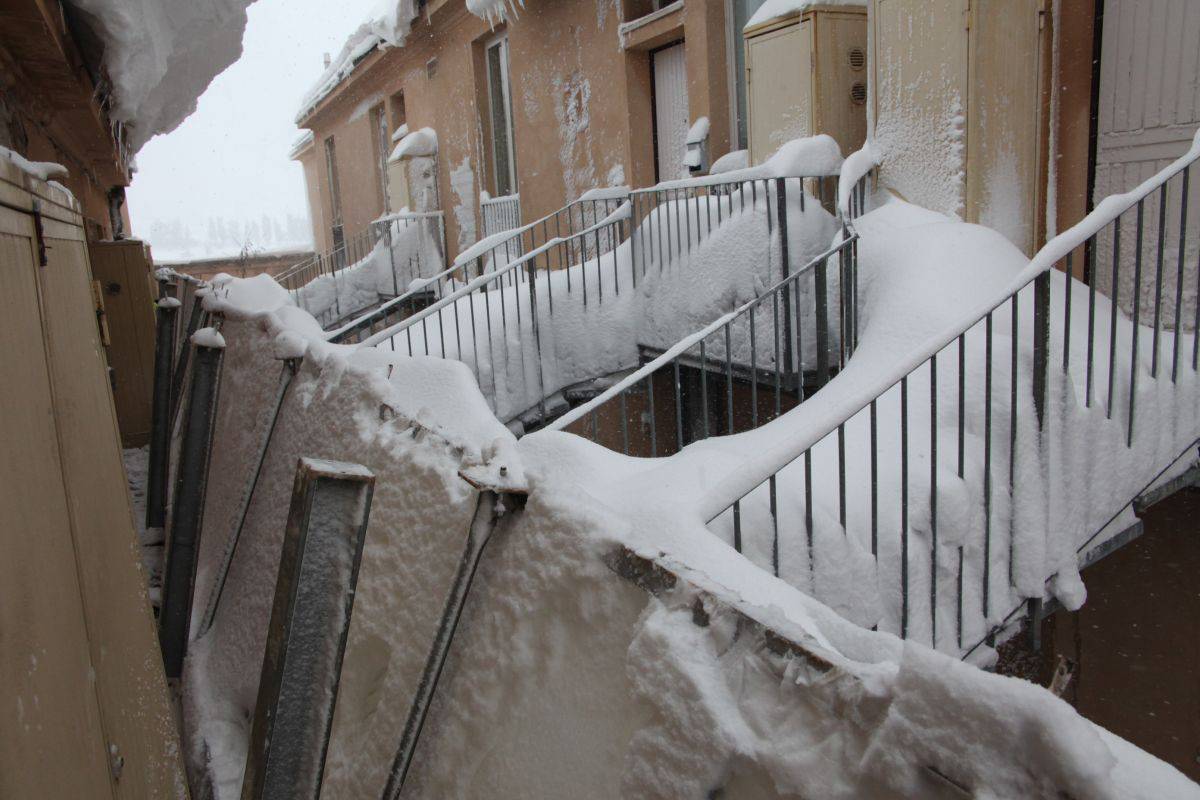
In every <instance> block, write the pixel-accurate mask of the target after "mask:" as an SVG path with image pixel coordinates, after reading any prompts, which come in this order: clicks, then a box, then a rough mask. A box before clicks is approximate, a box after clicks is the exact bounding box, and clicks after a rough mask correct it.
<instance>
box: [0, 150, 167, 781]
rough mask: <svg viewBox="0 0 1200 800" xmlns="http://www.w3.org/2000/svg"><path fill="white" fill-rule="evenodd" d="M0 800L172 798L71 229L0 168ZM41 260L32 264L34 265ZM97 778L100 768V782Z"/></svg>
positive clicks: (103, 382) (157, 679)
mask: <svg viewBox="0 0 1200 800" xmlns="http://www.w3.org/2000/svg"><path fill="white" fill-rule="evenodd" d="M34 192H36V193H38V194H39V195H40V198H39V202H40V203H41V209H42V214H41V217H40V223H41V226H40V227H41V230H42V244H44V248H42V247H40V246H39V240H38V237H37V234H36V227H35V225H34V217H33V216H32V215H31V214H29V213H25V212H22V211H20V210H13V209H12V208H0V282H2V283H3V287H2V289H3V291H0V303H3V304H4V308H3V309H0V334H2V336H3V338H2V339H0V341H4V342H5V347H4V348H3V354H2V355H0V365H3V372H4V375H5V380H4V381H0V431H3V441H4V442H5V447H4V448H3V449H2V453H0V480H2V481H3V486H4V490H3V491H0V548H2V549H0V552H3V553H4V557H3V558H0V686H2V687H3V688H2V689H0V693H5V694H7V693H8V692H12V693H13V694H14V695H15V696H14V697H12V698H11V699H10V700H9V701H7V702H6V706H7V707H8V708H10V709H11V708H16V709H18V712H19V713H17V714H15V715H14V714H11V713H7V712H6V713H5V714H0V742H3V743H4V744H3V746H2V747H0V797H83V798H90V797H105V798H109V797H111V798H115V800H124V799H125V798H160V797H171V798H175V797H181V796H186V786H185V783H184V779H183V771H182V762H181V754H180V752H179V741H178V737H177V734H176V730H175V724H174V721H173V718H172V714H171V710H170V704H169V701H168V696H167V689H166V680H165V678H164V677H163V671H162V662H161V657H160V655H159V652H158V645H157V638H156V635H155V630H154V623H153V617H152V615H151V612H150V604H149V602H148V599H147V596H146V583H145V578H144V576H143V575H142V574H141V567H140V562H139V545H138V542H137V540H136V537H135V534H134V528H133V519H132V514H131V511H130V507H129V495H128V491H127V488H126V485H125V473H124V469H123V467H122V463H121V452H120V444H119V440H118V435H117V427H116V416H115V413H114V408H113V400H112V394H111V392H110V391H109V386H108V379H107V376H106V370H105V362H104V355H103V350H102V346H101V344H100V341H99V332H98V329H97V326H96V317H95V313H94V311H93V306H92V294H91V281H92V276H91V270H90V268H89V265H88V260H87V246H86V243H85V241H84V236H83V230H82V226H81V219H80V217H79V215H78V213H77V212H76V210H75V207H74V202H73V201H72V200H71V199H70V198H68V197H67V196H66V194H65V193H63V192H60V191H58V190H54V189H51V188H49V187H47V186H46V185H45V184H41V183H37V182H32V181H30V180H29V179H27V178H25V177H24V176H22V175H21V174H20V173H19V172H17V171H16V169H15V167H12V166H11V164H10V162H7V161H2V160H0V199H3V200H4V202H5V204H6V205H8V206H10V207H16V208H17V209H31V208H32V206H33V202H34V196H33V193H34ZM41 253H44V263H42V262H43V258H42V257H41V255H40V254H41ZM110 765H111V769H110Z"/></svg>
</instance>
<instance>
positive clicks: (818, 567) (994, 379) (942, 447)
mask: <svg viewBox="0 0 1200 800" xmlns="http://www.w3.org/2000/svg"><path fill="white" fill-rule="evenodd" d="M1198 157H1200V137H1198V143H1197V144H1196V145H1194V146H1193V149H1192V151H1191V152H1190V153H1189V154H1188V155H1187V156H1185V157H1184V158H1182V159H1180V160H1179V161H1177V162H1175V163H1174V164H1172V165H1171V166H1170V167H1168V168H1167V169H1165V170H1163V171H1162V172H1160V173H1159V174H1158V175H1156V176H1155V177H1154V178H1152V179H1150V180H1149V181H1147V182H1146V183H1144V184H1142V186H1140V187H1138V189H1136V190H1135V191H1133V192H1131V193H1129V194H1126V195H1118V196H1114V197H1110V198H1108V199H1106V200H1105V201H1104V202H1103V203H1101V204H1100V205H1099V206H1098V207H1097V209H1096V210H1095V211H1094V212H1092V213H1091V214H1089V215H1088V216H1087V217H1086V218H1085V219H1084V220H1083V221H1082V222H1080V223H1079V224H1078V225H1076V226H1075V227H1074V228H1072V229H1070V230H1069V231H1067V232H1066V233H1064V234H1063V235H1061V236H1059V237H1057V238H1056V239H1054V240H1052V241H1051V242H1049V243H1048V244H1047V245H1046V246H1045V247H1044V248H1042V250H1041V251H1040V252H1039V253H1038V254H1037V255H1036V256H1035V257H1034V259H1033V260H1032V262H1031V263H1030V264H1029V266H1028V267H1027V268H1026V269H1025V270H1024V271H1023V272H1022V273H1021V274H1020V275H1019V276H1018V277H1017V278H1016V279H1015V280H1014V281H1013V282H1012V283H1011V284H1010V285H1009V288H1008V289H1006V290H1005V291H1004V292H1003V293H1002V295H1001V296H1000V299H999V300H997V301H990V302H987V303H985V304H982V305H981V306H979V307H977V308H976V309H974V310H972V311H970V312H968V313H967V314H966V315H964V317H963V322H962V324H961V325H956V326H952V327H951V328H950V329H949V332H947V333H945V334H941V335H938V336H935V337H932V338H931V339H930V340H929V341H927V342H926V345H925V346H923V347H921V348H919V349H918V350H917V351H916V352H915V353H914V355H913V356H912V357H910V358H909V359H907V360H905V361H903V362H901V363H898V364H897V365H896V366H895V367H894V368H892V369H889V370H886V371H882V372H881V374H879V375H878V377H877V378H874V377H872V378H871V379H870V380H868V381H863V382H860V383H859V384H858V385H854V384H851V385H849V386H847V389H848V392H839V393H838V394H837V396H836V397H834V396H832V395H827V397H829V398H830V403H833V402H834V401H836V408H846V407H850V408H853V409H854V411H853V413H848V414H847V413H831V411H832V408H831V406H830V405H829V404H822V405H821V406H820V408H819V409H818V410H817V411H816V412H814V413H815V414H817V415H818V416H816V417H815V418H814V422H813V424H812V425H808V426H804V425H802V424H800V425H793V426H792V427H791V428H790V439H789V441H786V442H785V443H783V444H782V445H780V446H778V447H776V448H775V449H774V450H773V451H770V452H768V453H765V454H763V456H762V457H759V458H756V459H754V461H753V462H752V463H748V464H744V465H742V466H741V467H740V468H739V469H738V471H737V472H736V473H732V474H730V475H729V476H728V477H727V478H725V479H724V480H723V481H722V482H721V483H719V484H718V485H717V486H716V487H715V488H714V489H713V490H712V491H711V492H710V493H708V495H707V497H706V499H705V500H704V501H703V503H702V508H701V511H702V513H703V516H704V518H705V519H706V520H708V524H709V526H710V528H711V529H713V530H714V532H715V533H718V535H723V536H725V537H726V538H727V539H728V540H731V541H732V542H733V543H734V544H735V546H736V547H737V548H738V549H739V550H743V548H744V549H745V551H746V552H747V553H748V554H752V555H751V557H752V559H754V560H757V561H759V562H760V563H761V562H763V561H766V560H769V562H770V563H769V564H766V563H763V564H762V565H763V566H764V567H767V568H769V569H771V570H772V571H773V572H774V574H775V575H777V576H781V577H783V578H784V579H785V580H788V581H789V582H792V583H794V584H797V585H799V586H801V587H802V588H804V589H805V590H806V591H808V592H810V593H811V594H813V595H814V596H816V597H817V598H818V599H822V600H825V601H826V602H834V600H835V598H833V597H831V596H830V595H831V592H832V593H835V594H836V591H837V586H838V585H843V586H844V585H846V584H847V583H853V584H855V585H856V586H859V587H865V586H868V585H870V586H873V587H875V588H877V590H878V593H879V598H878V599H879V604H880V608H879V613H878V615H877V623H876V624H877V626H878V627H879V628H881V629H885V630H888V631H891V632H893V633H896V634H898V635H899V636H901V637H904V638H915V639H919V640H921V641H924V642H925V643H927V644H929V645H931V646H934V647H941V648H942V649H952V650H954V651H955V652H957V653H959V654H963V655H969V654H970V653H971V652H972V651H974V650H975V649H977V648H978V647H979V646H981V645H983V644H984V643H989V644H990V643H993V642H994V641H995V637H996V636H997V635H998V634H999V633H1000V631H1001V630H1002V629H1003V628H1005V627H1006V626H1007V625H1008V624H1010V623H1011V622H1012V621H1013V619H1014V617H1015V616H1016V615H1018V614H1019V613H1020V612H1021V610H1022V609H1028V610H1029V612H1030V614H1031V616H1032V617H1033V618H1034V619H1037V616H1036V614H1037V609H1038V607H1039V606H1040V603H1041V601H1042V599H1043V594H1044V582H1045V581H1046V580H1047V579H1048V578H1049V577H1050V576H1048V575H1046V574H1045V569H1046V562H1044V561H1039V559H1041V558H1043V556H1044V553H1043V551H1042V550H1041V549H1040V548H1042V547H1044V546H1045V541H1044V538H1043V537H1042V534H1043V533H1044V532H1045V531H1046V530H1047V529H1048V528H1049V525H1050V516H1051V509H1052V506H1051V504H1050V501H1049V499H1048V492H1049V491H1050V490H1049V489H1048V488H1047V485H1048V483H1049V481H1050V478H1051V469H1052V466H1051V464H1052V460H1051V458H1050V454H1049V446H1050V445H1049V442H1050V440H1051V434H1050V431H1051V430H1052V429H1053V430H1055V431H1057V433H1056V434H1055V435H1057V436H1059V437H1060V438H1061V437H1062V436H1063V435H1064V433H1063V432H1065V431H1067V430H1068V428H1067V425H1068V422H1069V421H1071V419H1070V418H1071V417H1072V415H1073V414H1074V415H1076V418H1075V419H1076V420H1077V419H1078V417H1084V418H1087V419H1089V420H1090V422H1089V424H1090V425H1093V426H1094V427H1091V428H1089V429H1088V432H1087V434H1086V437H1087V438H1088V439H1092V438H1100V437H1108V438H1111V439H1114V440H1115V441H1117V442H1118V444H1116V448H1117V449H1118V450H1120V449H1122V448H1121V445H1123V449H1124V450H1125V451H1126V452H1129V453H1130V456H1129V460H1130V465H1131V466H1132V464H1134V463H1136V459H1135V454H1134V453H1133V452H1132V450H1133V448H1134V447H1135V444H1136V439H1135V434H1136V432H1137V431H1138V430H1139V425H1138V420H1139V413H1140V412H1139V406H1138V405H1137V400H1138V398H1139V387H1140V386H1142V382H1144V381H1147V380H1148V381H1149V382H1151V383H1155V384H1157V389H1156V390H1157V391H1163V392H1168V393H1170V395H1169V396H1170V397H1171V398H1176V400H1177V399H1178V397H1179V396H1180V392H1181V389H1180V385H1184V384H1186V386H1187V387H1188V389H1187V390H1188V391H1193V390H1194V388H1193V387H1194V386H1195V384H1196V381H1197V375H1196V372H1197V366H1198V363H1200V306H1197V307H1195V308H1192V309H1189V310H1188V311H1187V312H1186V313H1185V312H1184V305H1185V302H1184V287H1185V284H1186V285H1189V286H1195V285H1196V284H1195V281H1196V275H1197V274H1200V256H1198V255H1197V249H1198V247H1197V245H1198V244H1200V243H1198V242H1197V241H1196V237H1195V236H1193V238H1192V240H1191V242H1190V244H1189V240H1188V195H1189V181H1190V168H1191V166H1192V164H1193V163H1194V162H1195V161H1196V160H1197V158H1198ZM1169 196H1170V197H1172V198H1175V199H1173V200H1169V199H1168V198H1169ZM1172 205H1174V206H1175V207H1176V208H1177V209H1178V214H1177V215H1174V214H1170V213H1169V212H1168V208H1170V207H1171V206H1172ZM1147 206H1152V207H1153V208H1152V209H1151V213H1153V214H1154V216H1155V217H1156V219H1157V227H1156V228H1155V229H1154V230H1155V233H1154V235H1153V236H1152V237H1148V236H1146V233H1145V232H1146V224H1147V223H1146V214H1147ZM861 209H862V194H861V192H860V193H859V196H858V199H857V200H856V209H855V210H856V211H859V210H861ZM1168 229H1171V232H1170V234H1168ZM1130 232H1132V236H1133V238H1134V242H1133V245H1132V247H1128V246H1125V245H1126V243H1127V239H1126V237H1127V236H1128V235H1129V234H1130ZM1172 239H1175V241H1176V242H1177V244H1176V251H1175V253H1174V254H1173V256H1172V255H1170V254H1168V252H1167V250H1168V248H1169V246H1170V244H1171V243H1172V242H1171V240H1172ZM1155 242H1156V243H1157V246H1155ZM1079 259H1082V260H1083V262H1084V266H1085V267H1086V275H1087V277H1088V278H1089V280H1088V283H1087V285H1086V287H1085V286H1084V285H1082V284H1081V283H1080V282H1079V281H1077V280H1075V279H1073V278H1071V277H1070V275H1071V272H1072V269H1073V268H1074V266H1075V265H1076V263H1077V261H1078V260H1079ZM1130 262H1132V263H1130ZM1054 267H1062V268H1064V269H1065V270H1066V276H1065V279H1060V278H1064V276H1061V275H1059V274H1054V275H1052V272H1053V269H1054ZM1104 275H1108V276H1109V278H1110V285H1111V286H1112V287H1114V292H1113V296H1112V302H1109V301H1108V300H1107V299H1105V298H1103V296H1101V297H1100V298H1098V297H1097V283H1098V281H1099V278H1100V277H1101V276H1104ZM1171 297H1173V298H1174V303H1173V305H1170V304H1168V303H1167V302H1166V300H1167V298H1171ZM1192 298H1193V299H1190V300H1189V301H1188V302H1191V303H1193V304H1194V303H1195V300H1194V295H1192ZM1073 305H1074V307H1073ZM1081 305H1083V306H1085V307H1080V306H1081ZM1121 305H1125V306H1128V307H1129V308H1130V309H1131V312H1130V313H1131V318H1126V317H1125V315H1124V314H1121V313H1120V312H1119V310H1118V307H1119V306H1121ZM1143 306H1145V308H1143ZM1081 314H1086V318H1085V320H1080V319H1079V315H1081ZM1073 320H1074V322H1073ZM1147 322H1149V323H1150V324H1149V325H1148V326H1147V325H1146V323H1147ZM1168 325H1169V326H1170V328H1169V329H1168V328H1167V326H1168ZM1189 326H1190V327H1191V331H1190V332H1186V329H1187V328H1188V327H1189ZM1081 334H1082V335H1081ZM1185 339H1190V342H1185ZM1147 345H1148V347H1147ZM1189 348H1190V352H1188V350H1189ZM1146 360H1149V362H1150V363H1149V369H1148V373H1147V371H1146V369H1145V367H1146V364H1145V361H1146ZM1189 362H1190V370H1189ZM1189 372H1190V373H1191V374H1187V373H1189ZM1168 381H1169V383H1168ZM1143 388H1145V387H1143ZM830 391H832V388H831V389H830ZM1076 392H1078V394H1079V395H1081V397H1078V398H1076V394H1075V393H1076ZM1160 402H1161V401H1160ZM1080 406H1082V408H1080ZM1151 411H1152V412H1153V413H1159V410H1158V409H1154V408H1152V409H1151ZM797 414H801V415H803V414H804V412H803V411H798V412H797ZM1100 414H1102V415H1103V421H1099V419H1098V415H1100ZM830 418H832V421H828V422H827V421H826V420H827V419H830ZM802 419H803V418H802V417H801V418H797V420H796V421H797V423H801V422H802ZM1076 424H1077V425H1078V424H1079V423H1078V422H1077V421H1076ZM1143 424H1144V423H1143ZM1114 426H1117V427H1114ZM1161 433H1162V432H1161V431H1158V430H1149V429H1148V430H1146V431H1145V433H1144V434H1142V435H1143V436H1144V437H1146V438H1147V443H1146V444H1143V445H1141V446H1142V447H1149V448H1154V447H1157V448H1158V450H1159V451H1163V450H1164V449H1166V448H1165V447H1164V446H1163V445H1162V444H1161V443H1160V442H1157V440H1156V439H1155V437H1157V436H1160V435H1161ZM1174 435H1175V436H1176V438H1178V439H1179V441H1177V442H1174V443H1173V446H1179V447H1182V450H1180V455H1182V454H1184V453H1186V452H1187V450H1188V449H1189V448H1191V449H1194V448H1195V444H1196V442H1195V439H1196V432H1195V431H1185V432H1184V433H1183V434H1180V433H1177V432H1176V433H1175V434H1174ZM947 440H948V441H947ZM1174 452H1175V451H1174V449H1171V453H1172V454H1173V453H1174ZM1171 463H1174V462H1171ZM1110 467H1112V468H1114V469H1120V466H1119V465H1118V464H1111V465H1110ZM1164 471H1165V470H1164ZM1160 474H1161V473H1160ZM940 487H941V489H944V490H945V491H941V490H940ZM964 489H965V492H966V494H965V495H963V494H962V490H964ZM955 492H958V494H959V496H960V497H965V498H969V502H972V503H974V504H975V505H973V506H972V507H971V510H970V511H969V512H967V511H964V510H963V509H961V508H959V509H957V511H955V509H954V507H953V504H952V505H951V508H950V509H948V510H947V509H944V508H943V507H942V505H941V504H944V503H945V502H946V498H947V497H951V498H953V497H955V494H954V493H955ZM1132 500H1133V497H1129V498H1126V497H1113V498H1112V503H1111V506H1112V507H1111V508H1097V509H1091V510H1090V511H1089V512H1088V513H1089V514H1090V516H1091V518H1092V519H1091V520H1090V521H1086V522H1085V523H1082V524H1084V528H1083V530H1085V532H1086V531H1094V533H1092V535H1091V536H1090V537H1088V538H1087V539H1086V541H1083V542H1082V543H1081V544H1079V545H1078V549H1077V553H1078V554H1080V555H1082V554H1084V553H1085V552H1086V551H1087V549H1088V548H1089V547H1091V546H1093V542H1094V541H1095V540H1096V538H1097V536H1099V535H1100V533H1101V532H1102V531H1104V530H1105V528H1106V527H1107V526H1108V525H1109V524H1110V523H1112V522H1113V521H1115V520H1116V519H1117V518H1118V516H1119V515H1120V514H1121V513H1122V512H1123V511H1124V510H1125V509H1126V508H1127V507H1128V506H1129V504H1130V503H1131V502H1132ZM963 502H968V500H963ZM940 503H941V504H940ZM833 509H836V511H834V510H833ZM1110 511H1111V512H1113V513H1112V514H1111V516H1110V515H1109V512H1110ZM972 514H973V515H976V516H975V517H974V518H975V519H976V520H977V522H976V523H969V522H968V521H969V519H970V518H971V516H970V515H972ZM947 515H949V524H948V525H945V526H944V527H945V528H946V530H942V529H941V528H940V527H939V524H940V523H943V522H945V520H944V519H943V518H944V517H945V516H947ZM1101 522H1102V523H1103V524H1099V523H1101ZM835 523H836V524H835ZM1030 532H1032V533H1030ZM1039 538H1041V539H1042V544H1041V545H1037V544H1028V543H1029V542H1031V541H1036V540H1038V539H1039ZM781 548H788V549H789V550H790V551H791V552H789V553H787V554H786V558H783V557H781ZM1027 551H1028V552H1027ZM853 552H861V553H864V554H865V553H867V552H869V554H870V558H871V561H870V562H869V563H870V564H872V565H873V566H872V567H871V573H872V574H871V575H870V576H869V577H868V576H865V575H858V576H857V578H856V579H854V580H851V579H850V578H848V577H847V573H846V572H845V571H844V570H845V569H846V563H847V562H848V560H849V557H848V554H851V553H853ZM781 562H785V563H787V564H788V569H786V570H782V572H783V574H782V575H781ZM823 576H824V578H823ZM835 604H836V603H835ZM1010 605H1015V607H1013V608H1012V611H1010V612H1009V613H1008V614H1007V615H1006V616H1003V617H1001V616H1000V615H999V613H997V612H1001V613H1003V611H1004V610H1005V609H1007V608H1009V607H1010Z"/></svg>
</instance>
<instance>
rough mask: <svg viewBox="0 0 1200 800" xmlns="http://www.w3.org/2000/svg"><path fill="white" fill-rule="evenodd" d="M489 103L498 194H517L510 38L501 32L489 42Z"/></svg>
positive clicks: (493, 170) (493, 165)
mask: <svg viewBox="0 0 1200 800" xmlns="http://www.w3.org/2000/svg"><path fill="white" fill-rule="evenodd" d="M485 55H486V58H487V79H488V106H489V110H490V112H491V123H492V124H491V128H492V173H493V174H492V176H493V178H494V179H495V187H496V195H497V196H498V197H503V196H504V195H510V194H516V193H517V164H516V156H515V152H514V150H513V129H512V96H511V93H510V91H509V84H508V37H507V36H506V35H503V34H502V35H501V36H499V37H497V38H496V39H493V40H492V41H491V42H489V43H488V45H487V49H486V51H485Z"/></svg>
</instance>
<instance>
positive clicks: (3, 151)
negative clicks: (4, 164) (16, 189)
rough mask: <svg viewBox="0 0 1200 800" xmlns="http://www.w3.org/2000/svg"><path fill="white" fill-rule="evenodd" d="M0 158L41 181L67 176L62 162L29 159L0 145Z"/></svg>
mask: <svg viewBox="0 0 1200 800" xmlns="http://www.w3.org/2000/svg"><path fill="white" fill-rule="evenodd" d="M0 158H5V159H8V160H9V161H11V162H12V163H13V165H14V166H15V167H16V168H17V169H19V170H21V171H22V172H24V173H25V174H26V175H29V176H31V177H34V178H37V179H38V180H41V181H49V180H51V179H52V178H65V177H67V168H66V167H64V166H63V165H62V164H55V163H54V162H53V161H30V160H29V159H27V158H25V157H24V156H22V155H21V154H20V153H17V152H14V151H12V150H9V149H8V148H7V147H0Z"/></svg>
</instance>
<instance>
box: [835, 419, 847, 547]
mask: <svg viewBox="0 0 1200 800" xmlns="http://www.w3.org/2000/svg"><path fill="white" fill-rule="evenodd" d="M837 447H838V523H840V524H841V526H842V532H843V533H845V534H846V535H847V536H849V534H850V530H849V529H848V528H847V527H846V426H845V425H844V424H843V425H838V426H837Z"/></svg>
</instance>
